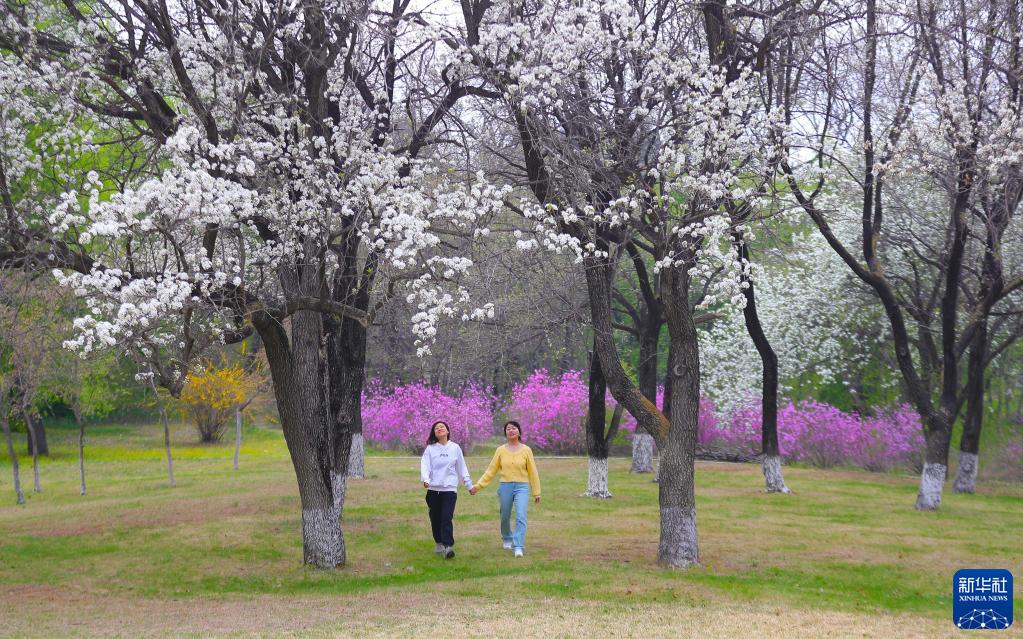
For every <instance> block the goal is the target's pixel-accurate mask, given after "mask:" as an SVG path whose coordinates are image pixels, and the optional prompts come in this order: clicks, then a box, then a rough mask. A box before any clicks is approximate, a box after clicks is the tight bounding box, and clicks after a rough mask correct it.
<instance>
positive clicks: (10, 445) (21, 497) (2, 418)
mask: <svg viewBox="0 0 1023 639" xmlns="http://www.w3.org/2000/svg"><path fill="white" fill-rule="evenodd" d="M0 426H3V429H4V438H5V439H6V440H7V454H8V455H10V457H11V472H12V473H13V474H14V495H15V498H16V499H17V500H18V503H19V504H24V503H25V493H23V492H22V491H21V474H20V472H19V470H18V454H17V453H16V452H14V440H13V439H12V438H11V423H10V421H9V419H8V417H7V411H6V410H0Z"/></svg>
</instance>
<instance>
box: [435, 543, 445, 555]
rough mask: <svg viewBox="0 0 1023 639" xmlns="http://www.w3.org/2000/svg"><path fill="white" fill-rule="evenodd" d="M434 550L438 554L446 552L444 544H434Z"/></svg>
mask: <svg viewBox="0 0 1023 639" xmlns="http://www.w3.org/2000/svg"><path fill="white" fill-rule="evenodd" d="M433 552H435V553H437V554H438V555H442V554H444V544H437V545H436V546H434V547H433Z"/></svg>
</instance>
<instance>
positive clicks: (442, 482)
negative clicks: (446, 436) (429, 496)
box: [419, 441, 472, 493]
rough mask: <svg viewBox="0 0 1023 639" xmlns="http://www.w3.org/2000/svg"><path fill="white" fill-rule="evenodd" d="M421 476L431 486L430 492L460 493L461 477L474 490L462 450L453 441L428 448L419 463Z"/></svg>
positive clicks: (431, 445) (438, 443)
mask: <svg viewBox="0 0 1023 639" xmlns="http://www.w3.org/2000/svg"><path fill="white" fill-rule="evenodd" d="M419 474H420V476H421V477H422V480H423V481H424V482H427V483H429V484H430V490H438V491H441V492H448V493H449V492H458V479H459V477H461V479H462V483H464V484H465V487H466V488H472V478H471V477H469V468H468V467H467V466H466V465H465V457H463V456H462V449H461V447H460V446H459V445H458V444H456V443H455V442H452V441H448V443H446V444H443V445H442V444H441V443H440V442H437V443H436V444H430V445H429V446H427V447H426V450H425V451H423V459H422V461H420V463H419Z"/></svg>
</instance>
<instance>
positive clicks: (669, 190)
mask: <svg viewBox="0 0 1023 639" xmlns="http://www.w3.org/2000/svg"><path fill="white" fill-rule="evenodd" d="M700 18H701V14H700V13H699V10H698V8H697V7H689V6H684V5H681V4H678V3H675V2H655V3H632V2H626V1H621V2H571V3H568V2H564V3H562V2H543V3H531V2H527V3H507V2H501V3H495V4H494V5H493V6H492V7H491V8H490V9H489V11H488V13H487V15H486V18H485V20H484V24H483V26H482V27H481V35H480V45H479V46H478V47H469V48H467V51H466V52H465V54H464V56H463V57H464V60H465V63H466V66H468V67H470V68H473V69H478V70H480V71H481V72H483V73H486V74H487V75H488V77H489V79H490V80H491V81H492V82H493V83H494V85H495V86H496V87H498V89H499V90H500V91H501V94H502V98H503V103H504V105H505V106H506V117H507V118H508V119H509V121H510V122H511V124H512V126H513V127H514V129H515V130H516V131H517V134H518V140H519V143H520V147H521V153H522V157H523V160H524V162H523V165H524V174H523V176H522V177H523V180H524V183H525V185H526V186H527V187H528V189H529V191H530V192H531V195H532V200H531V201H529V202H526V203H524V204H523V210H524V212H525V214H526V216H527V218H528V219H530V220H532V221H533V223H534V224H535V225H536V227H535V230H536V231H537V233H538V237H539V240H523V243H524V244H530V243H536V242H539V243H541V244H543V245H544V246H545V247H546V248H548V249H551V250H555V251H569V252H574V253H575V255H576V256H577V257H578V259H579V261H580V262H581V263H582V265H583V267H584V269H585V273H586V279H587V289H588V293H589V298H590V311H591V316H592V321H593V330H594V335H595V343H594V346H595V351H596V353H597V357H598V359H599V364H600V367H601V369H602V371H603V373H604V376H605V377H606V379H607V384H608V388H609V389H610V391H611V393H612V395H613V396H614V397H615V399H616V400H617V401H618V403H620V404H622V405H623V406H624V407H625V408H626V409H627V410H628V411H629V412H630V413H631V414H632V415H633V416H635V418H636V419H637V422H638V423H639V427H640V428H641V429H644V430H645V431H646V432H648V433H650V434H651V435H652V436H653V437H654V438H655V440H656V441H657V445H658V448H659V449H660V451H661V472H660V482H659V493H660V497H659V499H660V515H661V537H660V543H659V547H658V561H659V562H660V563H662V564H664V565H668V566H686V565H690V564H693V563H696V562H698V560H699V551H698V543H697V528H696V509H695V501H694V498H693V479H694V477H693V471H694V465H693V462H694V455H695V448H696V425H697V411H698V404H699V398H700V377H699V376H700V359H699V352H698V348H697V346H698V345H697V334H696V328H695V323H694V309H693V307H692V306H691V303H690V293H691V290H692V286H693V282H694V281H696V282H699V281H709V280H710V278H711V277H712V276H713V275H716V274H717V273H718V272H719V271H721V270H722V269H723V270H724V271H725V273H726V275H725V276H724V277H718V278H717V279H716V280H715V281H714V284H713V288H711V289H710V290H709V291H708V294H707V295H706V298H705V302H706V303H707V304H708V305H713V304H738V305H741V304H742V302H743V298H742V294H741V290H740V285H739V280H740V276H739V273H740V272H741V270H742V269H743V268H745V265H742V266H740V265H739V262H738V261H737V260H736V259H735V255H734V249H733V248H732V246H731V244H730V242H729V238H730V233H731V231H732V230H733V229H734V226H733V224H732V221H731V218H730V217H729V215H728V213H727V212H726V211H725V208H724V204H725V202H726V201H728V200H730V199H735V200H742V201H747V200H749V201H753V200H755V199H756V197H757V193H758V189H759V185H754V186H751V185H750V184H749V183H748V182H747V183H744V182H743V179H742V178H743V177H748V176H756V175H764V174H769V173H770V171H769V170H768V167H767V159H768V157H769V156H770V155H771V152H770V150H769V148H768V147H769V141H770V139H771V136H772V135H773V134H774V133H776V131H775V128H776V127H775V124H774V122H773V121H772V120H771V118H770V117H769V115H768V113H767V111H766V108H765V105H764V102H763V100H762V96H761V94H760V92H759V90H758V88H759V85H758V78H757V76H756V75H755V74H753V73H751V71H750V70H749V69H748V68H746V69H743V70H741V71H740V73H739V74H738V75H737V77H735V78H734V79H729V78H726V75H725V71H724V69H722V68H720V67H716V66H713V65H711V64H709V62H708V58H707V56H705V55H703V54H702V53H701V52H702V51H705V50H706V45H705V44H704V42H705V40H704V34H703V33H702V32H700V31H699V30H693V29H692V28H691V25H692V23H693V21H698V20H699V19H700ZM628 241H631V242H633V243H635V244H636V245H637V246H638V247H641V248H642V249H643V250H645V251H647V252H648V253H649V254H650V255H652V256H653V258H654V260H655V269H656V270H657V271H658V273H659V277H660V296H661V300H662V303H663V305H664V314H665V319H666V322H667V325H668V329H669V331H668V332H669V335H670V342H671V349H672V352H673V359H672V361H671V362H669V370H670V371H671V374H670V376H669V378H670V386H671V398H672V399H671V406H670V420H669V419H668V418H666V417H665V415H664V414H663V413H662V412H661V411H660V410H658V409H657V407H656V406H654V404H653V403H652V402H651V401H650V400H649V399H647V398H646V397H645V396H644V395H643V393H642V392H641V390H640V389H639V388H638V386H637V385H636V384H635V383H634V382H633V381H631V380H630V378H629V376H628V375H627V374H626V371H625V369H624V368H623V366H622V362H621V359H620V354H619V351H618V349H617V347H616V344H615V341H614V339H613V338H612V330H613V323H612V314H611V298H612V294H611V277H610V275H611V273H612V269H613V266H614V263H615V261H616V260H618V259H619V257H618V256H619V254H620V253H621V252H623V251H624V249H623V248H622V247H623V245H624V244H625V243H626V242H628Z"/></svg>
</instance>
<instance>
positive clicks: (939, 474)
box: [916, 462, 948, 510]
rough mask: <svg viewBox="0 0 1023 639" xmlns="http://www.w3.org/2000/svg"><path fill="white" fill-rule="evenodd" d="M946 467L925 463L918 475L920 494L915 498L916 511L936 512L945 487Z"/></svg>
mask: <svg viewBox="0 0 1023 639" xmlns="http://www.w3.org/2000/svg"><path fill="white" fill-rule="evenodd" d="M947 474H948V467H947V466H945V464H936V463H931V462H927V463H925V464H924V469H923V471H922V472H921V473H920V492H919V493H918V494H917V496H916V509H917V510H937V509H938V507H939V506H941V491H942V489H943V488H944V486H945V477H946V475H947Z"/></svg>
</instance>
